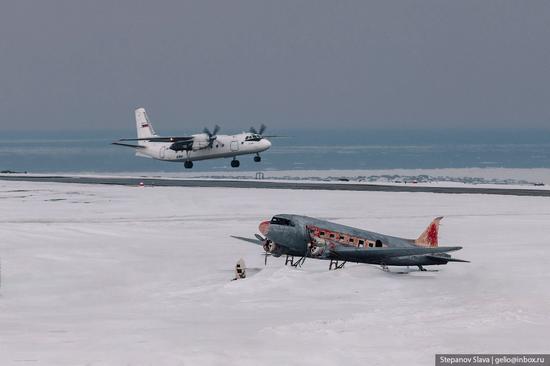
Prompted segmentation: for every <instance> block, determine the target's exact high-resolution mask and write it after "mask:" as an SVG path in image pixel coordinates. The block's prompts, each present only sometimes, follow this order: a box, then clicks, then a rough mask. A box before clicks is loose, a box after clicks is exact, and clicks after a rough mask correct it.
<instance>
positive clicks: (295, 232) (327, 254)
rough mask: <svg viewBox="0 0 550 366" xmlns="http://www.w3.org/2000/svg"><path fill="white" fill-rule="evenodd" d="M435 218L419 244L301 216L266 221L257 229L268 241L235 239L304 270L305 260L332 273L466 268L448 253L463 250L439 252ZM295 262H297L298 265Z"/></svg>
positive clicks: (417, 241)
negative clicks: (356, 266)
mask: <svg viewBox="0 0 550 366" xmlns="http://www.w3.org/2000/svg"><path fill="white" fill-rule="evenodd" d="M442 218H443V217H437V218H435V219H434V220H433V221H432V222H431V223H430V225H428V227H427V228H426V230H425V231H424V232H423V233H422V234H421V235H420V236H419V237H418V238H417V239H405V238H399V237H395V236H389V235H385V234H379V233H375V232H372V231H367V230H362V229H357V228H354V227H350V226H345V225H341V224H337V223H333V222H329V221H325V220H319V219H315V218H312V217H307V216H300V215H287V214H282V215H276V216H273V218H272V219H271V221H263V222H262V223H260V226H259V227H258V229H259V230H260V232H261V233H262V234H263V235H264V237H262V236H261V235H259V234H255V237H256V238H255V239H254V238H245V237H241V236H233V235H232V237H233V238H235V239H239V240H244V241H247V242H251V243H254V244H258V245H261V246H262V247H263V249H264V250H265V263H266V264H267V256H268V255H272V256H274V257H280V256H281V255H286V261H285V265H286V264H288V263H290V264H291V265H293V266H298V265H299V266H301V265H302V264H303V263H304V262H305V259H306V258H314V259H325V260H330V266H329V270H331V269H333V267H334V269H339V268H342V267H343V266H344V264H345V263H346V262H356V263H369V264H376V265H380V266H381V267H382V269H383V270H385V271H389V269H388V266H417V267H418V269H419V270H420V271H426V269H425V268H424V266H428V265H441V264H447V263H448V262H468V261H465V260H462V259H456V258H453V257H451V256H450V255H449V254H447V252H452V251H456V250H460V249H462V247H458V246H452V247H440V246H439V243H438V232H439V222H440V221H441V219H442ZM294 257H299V258H300V259H298V260H297V261H295V260H294Z"/></svg>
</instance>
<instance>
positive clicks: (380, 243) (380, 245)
mask: <svg viewBox="0 0 550 366" xmlns="http://www.w3.org/2000/svg"><path fill="white" fill-rule="evenodd" d="M376 247H377V248H382V242H381V241H380V240H377V241H376Z"/></svg>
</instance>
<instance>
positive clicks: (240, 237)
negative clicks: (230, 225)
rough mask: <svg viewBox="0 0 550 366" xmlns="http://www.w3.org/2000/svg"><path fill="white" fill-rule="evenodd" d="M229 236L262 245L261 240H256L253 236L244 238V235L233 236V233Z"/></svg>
mask: <svg viewBox="0 0 550 366" xmlns="http://www.w3.org/2000/svg"><path fill="white" fill-rule="evenodd" d="M229 236H230V237H232V238H235V239H239V240H242V241H247V242H249V243H252V244H257V245H262V244H263V243H262V241H261V240H258V239H253V238H245V237H242V236H235V235H229Z"/></svg>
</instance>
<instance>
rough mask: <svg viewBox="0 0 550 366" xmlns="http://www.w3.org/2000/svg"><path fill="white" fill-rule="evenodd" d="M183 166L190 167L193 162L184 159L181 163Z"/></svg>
mask: <svg viewBox="0 0 550 366" xmlns="http://www.w3.org/2000/svg"><path fill="white" fill-rule="evenodd" d="M183 166H184V167H185V169H191V168H192V167H193V162H192V161H191V160H186V161H185V163H183Z"/></svg>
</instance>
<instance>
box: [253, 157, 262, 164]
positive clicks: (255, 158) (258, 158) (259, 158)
mask: <svg viewBox="0 0 550 366" xmlns="http://www.w3.org/2000/svg"><path fill="white" fill-rule="evenodd" d="M254 161H255V162H256V163H259V162H260V161H262V157H261V156H260V155H256V156H255V157H254Z"/></svg>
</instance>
